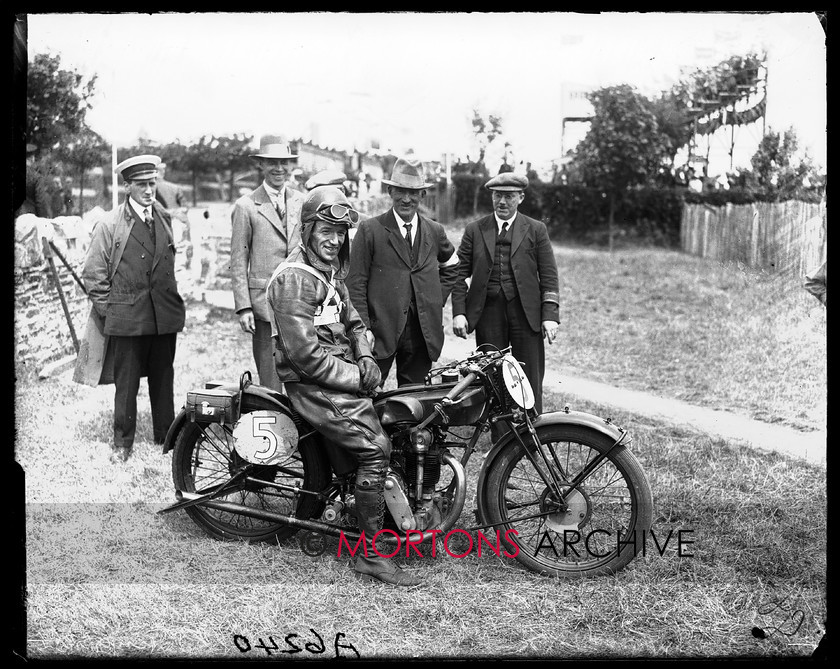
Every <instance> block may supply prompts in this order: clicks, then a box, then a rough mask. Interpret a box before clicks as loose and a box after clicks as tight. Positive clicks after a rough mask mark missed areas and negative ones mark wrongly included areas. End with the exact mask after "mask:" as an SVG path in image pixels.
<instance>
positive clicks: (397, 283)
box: [347, 158, 458, 385]
mask: <svg viewBox="0 0 840 669" xmlns="http://www.w3.org/2000/svg"><path fill="white" fill-rule="evenodd" d="M382 183H384V184H386V185H387V186H388V195H389V196H390V197H391V200H392V202H393V207H392V208H391V209H389V210H388V211H387V212H385V213H384V214H381V215H379V216H375V217H374V218H369V219H367V220H364V221H362V222H361V223H360V224H359V228H358V230H357V231H356V234H355V235H354V237H353V243H352V245H351V247H350V273H349V274H348V276H347V288H348V290H349V292H350V300H351V301H352V303H353V306H354V307H356V310H357V311H358V312H359V315H360V316H361V317H362V320H363V321H364V323H365V325H367V327H368V328H369V329H370V330H371V331H372V335H371V337H372V338H373V341H372V344H373V353H374V356H375V357H376V361H377V363H378V364H379V368H380V370H381V372H382V379H383V381H384V380H385V379H386V378H387V377H388V372H389V371H390V369H391V366H392V364H393V363H394V360H396V362H397V384H398V385H404V384H407V383H423V380H424V377H425V375H426V374H427V373H428V371H429V369H430V368H431V366H432V362H433V361H434V360H437V359H438V357H439V356H440V351H441V349H442V348H443V305H444V303H445V302H446V300H447V298H448V297H449V293H450V291H451V290H452V284H453V282H454V281H455V278H456V265H457V262H458V256H457V255H456V254H455V247H453V246H452V243H451V242H450V241H449V238H448V237H447V236H446V231H445V230H444V228H443V226H442V225H441V224H440V223H438V222H437V221H433V220H432V219H430V218H427V217H425V216H420V214H418V212H417V210H418V208H419V206H420V200H422V199H423V197H424V196H425V195H426V189H427V188H429V187H431V186H432V185H433V184H429V183H426V178H425V176H424V174H423V163H421V162H420V161H415V160H408V159H405V158H400V159H399V160H397V161H396V163H394V168H393V170H392V174H391V179H390V180H389V179H383V180H382Z"/></svg>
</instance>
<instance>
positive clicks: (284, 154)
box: [251, 135, 297, 160]
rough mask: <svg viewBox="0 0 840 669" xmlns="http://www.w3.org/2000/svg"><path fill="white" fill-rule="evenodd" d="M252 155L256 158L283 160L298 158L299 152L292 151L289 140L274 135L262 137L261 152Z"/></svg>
mask: <svg viewBox="0 0 840 669" xmlns="http://www.w3.org/2000/svg"><path fill="white" fill-rule="evenodd" d="M251 155H252V156H253V157H254V158H280V159H281V160H284V159H291V158H297V154H296V153H292V149H291V147H290V146H289V144H288V143H287V142H284V141H282V140H281V139H280V138H279V137H276V136H272V135H267V136H265V137H262V138H261V139H260V151H259V153H254V154H251Z"/></svg>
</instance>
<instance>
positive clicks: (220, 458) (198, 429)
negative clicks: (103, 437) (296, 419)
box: [172, 396, 329, 541]
mask: <svg viewBox="0 0 840 669" xmlns="http://www.w3.org/2000/svg"><path fill="white" fill-rule="evenodd" d="M274 408H275V407H274V406H273V405H272V404H270V403H268V402H265V401H263V400H260V399H259V398H254V397H249V396H246V397H245V398H244V399H243V407H242V413H243V414H245V413H249V412H252V411H257V410H260V409H267V410H272V409H274ZM233 443H234V442H233V433H232V427H231V426H229V425H225V426H222V425H219V424H215V423H213V424H204V425H200V424H198V423H190V424H188V425H187V426H186V427H185V428H184V429H183V430H182V431H181V433H180V434H179V435H178V439H177V440H176V442H175V448H174V451H173V453H172V478H173V480H174V483H175V487H176V489H177V490H181V491H184V492H194V493H198V494H204V493H207V492H210V491H213V490H214V489H217V488H218V487H219V486H226V485H228V484H229V483H230V482H231V479H232V478H235V481H234V482H233V485H230V486H229V488H228V489H227V491H226V492H224V493H223V494H221V495H219V496H218V497H216V498H214V501H219V502H230V503H233V504H240V505H243V506H247V507H251V508H254V509H258V510H263V511H269V512H272V513H279V514H283V515H287V516H297V517H298V518H309V517H311V516H313V515H315V516H317V515H320V513H321V509H322V506H323V504H322V503H321V502H319V501H318V499H317V498H316V497H315V496H314V495H310V494H306V493H299V492H295V491H292V490H288V489H284V488H280V487H277V486H276V485H271V484H283V485H286V486H295V487H297V488H305V489H306V490H311V491H320V490H322V489H323V488H324V487H325V486H326V485H327V483H328V482H329V465H328V464H327V463H326V461H325V460H324V458H323V456H322V454H321V452H320V450H319V449H317V448H314V447H312V446H314V445H313V444H307V443H306V441H302V442H300V443H299V445H298V446H299V447H298V449H297V450H296V451H295V452H294V453H292V454H291V455H290V456H288V458H287V459H286V460H284V461H282V462H280V463H278V464H276V465H252V464H250V463H248V462H247V461H245V460H244V459H243V458H242V457H240V456H239V454H237V453H236V451H235V450H234V447H233ZM185 511H186V512H187V513H188V514H189V516H190V517H191V518H192V519H193V520H194V521H195V522H196V523H197V524H198V525H200V526H201V527H202V528H203V529H204V530H205V531H206V532H207V533H209V534H210V535H211V536H213V537H215V538H217V539H224V540H236V539H239V540H246V541H270V540H275V539H276V540H282V539H285V538H287V537H290V536H292V535H293V534H294V533H295V532H296V531H297V530H296V529H295V528H293V527H289V526H287V525H283V524H281V523H278V522H274V521H271V520H264V519H259V518H255V517H252V516H248V515H246V514H244V513H239V512H235V511H228V510H224V511H223V510H220V509H213V508H210V507H207V506H202V505H193V506H189V507H186V508H185Z"/></svg>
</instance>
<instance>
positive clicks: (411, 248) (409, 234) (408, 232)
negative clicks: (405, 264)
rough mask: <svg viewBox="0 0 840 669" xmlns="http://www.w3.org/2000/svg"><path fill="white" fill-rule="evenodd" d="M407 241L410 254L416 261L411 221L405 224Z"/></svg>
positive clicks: (412, 259)
mask: <svg viewBox="0 0 840 669" xmlns="http://www.w3.org/2000/svg"><path fill="white" fill-rule="evenodd" d="M405 243H406V244H408V254H409V256H410V257H411V262H414V247H413V246H412V244H411V223H406V224H405Z"/></svg>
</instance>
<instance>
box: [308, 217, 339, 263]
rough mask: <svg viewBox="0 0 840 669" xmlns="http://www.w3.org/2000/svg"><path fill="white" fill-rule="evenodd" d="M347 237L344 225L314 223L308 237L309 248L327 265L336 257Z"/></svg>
mask: <svg viewBox="0 0 840 669" xmlns="http://www.w3.org/2000/svg"><path fill="white" fill-rule="evenodd" d="M346 236H347V226H346V225H335V224H333V223H329V222H328V221H316V222H315V227H314V228H312V233H311V234H310V236H309V248H311V249H312V250H313V251H314V252H315V255H317V256H318V257H319V258H320V259H321V260H323V261H324V262H325V263H327V264H329V263H331V262H332V261H333V260H335V259H336V258H337V257H338V252H339V251H340V250H341V247H342V246H343V245H344V238H345V237H346Z"/></svg>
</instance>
